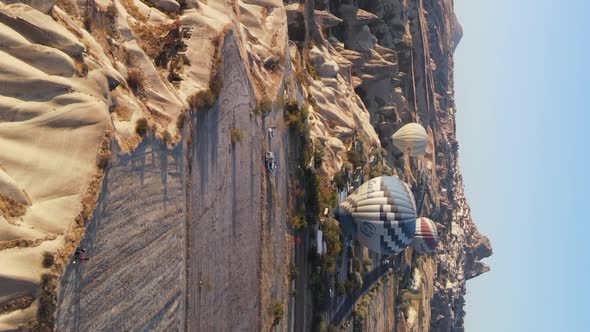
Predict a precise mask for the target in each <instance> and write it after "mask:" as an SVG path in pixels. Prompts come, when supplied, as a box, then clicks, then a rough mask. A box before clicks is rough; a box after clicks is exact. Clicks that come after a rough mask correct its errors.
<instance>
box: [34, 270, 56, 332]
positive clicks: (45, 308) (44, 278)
mask: <svg viewBox="0 0 590 332" xmlns="http://www.w3.org/2000/svg"><path fill="white" fill-rule="evenodd" d="M56 291H57V276H55V275H53V274H49V273H44V274H42V275H41V294H40V295H39V307H38V308H37V317H38V319H39V323H40V324H41V325H42V326H47V327H49V326H53V322H54V317H53V314H54V313H55V309H56V305H57V293H56Z"/></svg>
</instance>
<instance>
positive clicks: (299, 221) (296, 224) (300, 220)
mask: <svg viewBox="0 0 590 332" xmlns="http://www.w3.org/2000/svg"><path fill="white" fill-rule="evenodd" d="M291 225H292V226H293V228H294V229H295V230H298V231H300V230H302V229H304V228H305V227H307V222H306V221H305V217H303V216H295V217H293V218H292V219H291Z"/></svg>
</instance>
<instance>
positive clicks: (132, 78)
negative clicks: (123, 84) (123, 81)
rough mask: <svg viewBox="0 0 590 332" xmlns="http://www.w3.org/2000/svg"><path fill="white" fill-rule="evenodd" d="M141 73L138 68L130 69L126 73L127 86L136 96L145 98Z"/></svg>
mask: <svg viewBox="0 0 590 332" xmlns="http://www.w3.org/2000/svg"><path fill="white" fill-rule="evenodd" d="M143 82H144V77H143V72H142V71H141V69H139V68H131V69H129V71H128V72H127V84H129V87H130V88H131V91H133V93H134V94H135V95H136V96H139V97H144V96H145V87H144V84H143Z"/></svg>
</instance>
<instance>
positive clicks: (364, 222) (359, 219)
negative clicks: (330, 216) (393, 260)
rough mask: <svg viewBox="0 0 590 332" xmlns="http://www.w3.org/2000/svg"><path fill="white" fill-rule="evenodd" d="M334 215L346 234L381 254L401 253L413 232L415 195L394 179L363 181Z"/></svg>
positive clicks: (389, 177)
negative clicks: (354, 236) (353, 236)
mask: <svg viewBox="0 0 590 332" xmlns="http://www.w3.org/2000/svg"><path fill="white" fill-rule="evenodd" d="M336 215H337V218H338V219H339V221H340V222H341V223H342V226H343V228H344V230H345V231H346V232H348V233H351V234H354V235H356V237H357V239H358V240H359V241H360V242H361V244H362V245H364V246H365V247H367V248H369V249H371V250H373V251H375V252H378V253H381V254H392V253H397V252H401V251H403V250H404V249H405V248H406V247H407V246H408V245H409V244H410V243H411V242H412V238H413V237H414V232H415V230H416V202H415V201H414V195H413V194H412V192H411V190H410V188H409V187H408V185H407V184H405V183H404V182H403V181H401V180H400V179H399V178H398V177H396V176H380V177H376V178H374V179H371V180H369V181H367V182H365V183H364V184H363V185H361V186H360V187H359V188H358V189H357V190H355V191H354V192H353V193H352V194H350V196H348V197H347V198H346V200H344V201H343V202H341V203H340V205H339V206H338V210H337V213H336Z"/></svg>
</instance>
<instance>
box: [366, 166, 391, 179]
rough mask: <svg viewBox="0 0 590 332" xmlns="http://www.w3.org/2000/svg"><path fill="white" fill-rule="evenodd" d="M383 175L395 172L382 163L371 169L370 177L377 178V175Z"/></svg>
mask: <svg viewBox="0 0 590 332" xmlns="http://www.w3.org/2000/svg"><path fill="white" fill-rule="evenodd" d="M382 175H387V176H391V175H393V172H392V171H391V169H390V168H389V167H387V166H384V165H381V164H379V165H375V166H373V167H371V170H370V171H369V177H371V178H376V177H378V176H382Z"/></svg>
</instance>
